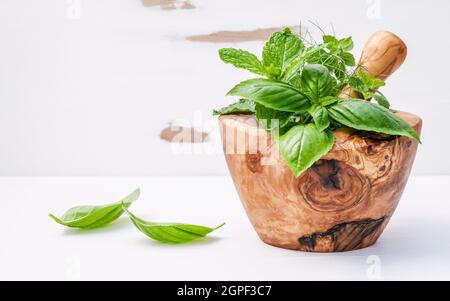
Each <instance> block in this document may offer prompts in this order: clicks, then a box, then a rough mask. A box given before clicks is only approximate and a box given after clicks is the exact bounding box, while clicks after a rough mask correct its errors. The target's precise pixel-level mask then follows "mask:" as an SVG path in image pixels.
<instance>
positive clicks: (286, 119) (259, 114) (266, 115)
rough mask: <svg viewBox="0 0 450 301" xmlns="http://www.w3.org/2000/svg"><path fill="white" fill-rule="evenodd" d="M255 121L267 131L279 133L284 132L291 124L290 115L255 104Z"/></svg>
mask: <svg viewBox="0 0 450 301" xmlns="http://www.w3.org/2000/svg"><path fill="white" fill-rule="evenodd" d="M255 109H256V119H258V121H259V123H260V124H261V125H262V126H263V127H264V128H265V129H266V130H267V131H272V130H278V131H279V133H280V132H283V131H285V130H286V129H285V128H286V127H287V126H288V125H289V124H290V123H291V121H290V116H292V113H290V112H283V111H279V110H274V109H271V108H268V107H265V106H263V105H261V104H256V107H255Z"/></svg>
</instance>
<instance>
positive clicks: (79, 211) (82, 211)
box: [49, 189, 140, 229]
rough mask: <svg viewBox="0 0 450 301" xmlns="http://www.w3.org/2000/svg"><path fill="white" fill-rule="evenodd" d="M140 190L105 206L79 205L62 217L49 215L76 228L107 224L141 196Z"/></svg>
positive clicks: (91, 227)
mask: <svg viewBox="0 0 450 301" xmlns="http://www.w3.org/2000/svg"><path fill="white" fill-rule="evenodd" d="M139 194H140V190H139V189H136V190H135V191H133V192H132V193H131V194H130V195H128V196H127V197H125V198H124V199H122V200H121V201H119V202H117V203H113V204H109V205H105V206H77V207H73V208H71V209H69V210H67V211H66V213H64V215H63V216H62V217H61V218H57V217H56V216H54V215H53V214H49V216H50V217H51V218H52V219H53V220H54V221H56V222H57V223H59V224H61V225H64V226H67V227H74V228H81V229H94V228H99V227H102V226H106V225H108V224H110V223H112V222H113V221H115V220H116V219H118V218H119V217H120V216H121V215H122V214H123V208H128V207H129V206H130V205H131V203H132V202H134V201H136V200H137V199H138V198H139Z"/></svg>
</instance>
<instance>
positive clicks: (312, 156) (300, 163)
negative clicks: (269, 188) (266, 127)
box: [278, 123, 334, 177]
mask: <svg viewBox="0 0 450 301" xmlns="http://www.w3.org/2000/svg"><path fill="white" fill-rule="evenodd" d="M333 144H334V135H333V132H332V131H330V130H325V131H323V132H321V131H319V130H318V129H317V127H316V126H315V125H314V124H312V123H309V124H307V125H297V126H294V127H292V128H291V129H290V130H289V131H288V132H287V133H286V134H284V135H282V136H280V137H279V139H278V147H279V149H280V153H281V155H282V157H283V159H284V161H285V162H286V164H287V165H288V166H289V167H290V169H291V170H292V172H293V173H294V174H295V176H296V177H298V176H299V175H300V174H302V173H303V172H304V171H305V170H306V169H308V168H309V167H311V166H312V165H313V164H314V162H316V161H317V160H319V159H320V158H321V157H322V156H324V155H325V154H327V153H328V152H329V151H330V150H331V148H332V147H333Z"/></svg>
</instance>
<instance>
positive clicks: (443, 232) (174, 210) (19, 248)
mask: <svg viewBox="0 0 450 301" xmlns="http://www.w3.org/2000/svg"><path fill="white" fill-rule="evenodd" d="M449 186H450V177H412V178H411V179H410V181H409V183H408V186H407V188H406V191H405V193H404V194H403V198H402V200H401V202H400V205H399V206H398V208H397V211H396V213H395V215H394V217H393V218H392V220H391V222H390V224H389V225H388V227H387V229H386V231H385V232H384V233H383V235H382V236H381V238H380V239H379V241H378V243H377V244H376V245H374V246H372V247H370V248H366V249H363V250H358V251H352V252H346V253H337V254H313V253H303V252H298V251H290V250H283V249H279V248H275V247H271V246H268V245H266V244H264V243H262V242H261V241H260V240H259V238H258V237H257V235H256V233H255V232H254V230H253V228H252V227H251V225H250V223H249V221H248V219H247V217H246V215H245V212H244V210H243V208H242V206H241V204H240V202H239V199H238V196H237V193H236V191H235V189H234V187H233V184H232V182H231V179H230V178H229V177H146V178H143V177H139V178H133V177H90V178H87V177H65V178H64V177H60V178H51V177H43V178H22V177H6V178H0V200H1V201H0V202H1V211H2V218H1V219H0V233H1V234H0V237H1V240H0V280H372V279H373V280H376V279H381V280H395V279H405V280H406V279H408V280H413V279H414V280H422V279H423V280H432V279H446V280H449V279H450V234H449V230H450V218H449V213H450V212H449V211H450V210H449V209H450V198H449V197H448V194H447V191H448V187H449ZM136 187H140V188H141V198H140V199H139V200H138V201H137V202H136V203H135V204H133V206H132V207H131V209H132V211H133V212H135V213H136V214H137V215H139V216H141V217H144V218H145V219H148V220H153V221H178V222H191V223H198V224H205V225H210V226H214V225H217V224H220V223H221V222H223V221H225V222H227V224H226V225H225V226H224V227H223V228H221V229H220V230H218V231H216V232H215V233H213V235H211V236H210V237H209V238H207V239H205V240H203V241H198V242H195V243H191V244H185V245H164V244H160V243H157V242H154V241H152V240H150V239H148V238H147V237H146V236H144V235H143V234H142V233H140V232H138V231H137V229H135V228H134V227H133V225H132V224H131V223H130V222H129V221H128V219H127V217H126V216H122V217H121V218H120V219H119V220H118V221H116V222H115V223H114V224H113V225H111V226H110V227H108V228H103V229H98V230H93V231H89V232H87V231H79V230H76V229H67V228H64V227H63V226H61V225H58V224H56V223H55V222H54V221H53V220H51V219H50V218H49V217H48V216H47V214H48V213H49V212H52V213H54V214H56V215H58V216H60V215H61V214H62V213H63V212H64V211H65V210H66V209H68V208H69V207H71V206H73V205H81V204H102V203H108V202H114V201H117V200H119V199H120V198H121V197H122V196H125V195H127V194H128V193H129V192H131V191H132V190H133V189H134V188H136Z"/></svg>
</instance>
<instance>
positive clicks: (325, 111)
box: [215, 29, 420, 176]
mask: <svg viewBox="0 0 450 301" xmlns="http://www.w3.org/2000/svg"><path fill="white" fill-rule="evenodd" d="M352 48H353V41H352V39H351V38H344V39H337V38H336V37H333V36H329V35H325V36H324V37H323V43H322V44H316V45H311V46H309V47H306V46H305V44H304V42H303V40H302V39H301V38H300V37H297V36H296V35H294V34H293V33H292V32H291V31H290V30H289V29H285V30H283V31H282V32H278V33H274V34H273V35H272V37H271V38H270V39H269V41H268V42H267V43H266V45H265V46H264V49H263V55H262V56H263V59H262V61H260V60H259V59H258V58H257V57H256V56H255V55H253V54H250V53H248V52H245V51H243V50H232V49H231V48H226V49H221V50H220V51H219V54H220V58H221V59H222V60H223V61H224V62H226V63H230V64H233V65H234V66H236V67H239V68H244V69H247V70H249V71H251V72H253V73H256V74H259V75H263V76H265V77H266V78H255V79H250V80H246V81H243V82H241V83H239V84H237V85H236V86H235V87H234V88H232V89H231V90H230V91H229V92H228V95H233V96H239V97H242V98H244V99H245V101H246V102H247V104H254V107H253V105H252V110H254V112H255V113H254V114H255V115H256V118H257V119H258V120H259V121H260V123H261V125H262V126H263V127H264V128H266V129H267V130H268V131H271V132H272V133H273V135H274V136H275V138H276V140H277V142H278V147H279V149H280V153H281V155H282V157H283V159H284V161H285V162H286V163H287V165H288V166H289V167H290V168H291V170H292V171H293V173H294V174H295V175H296V176H299V175H300V174H301V173H302V172H304V171H305V170H306V169H308V168H309V167H311V165H312V164H314V162H315V161H317V160H318V159H320V158H321V157H322V156H323V155H325V154H327V153H328V152H329V151H330V150H331V148H332V147H333V144H334V137H333V130H334V129H336V128H338V127H349V128H354V129H356V130H363V131H373V132H377V133H382V134H387V135H400V136H406V137H409V138H411V139H414V140H416V141H418V142H420V138H419V135H418V134H417V133H416V132H415V131H414V129H412V128H411V126H410V125H409V124H408V123H407V122H405V121H404V120H403V119H401V118H400V117H398V116H397V115H395V114H394V113H393V112H392V111H390V110H389V109H388V108H389V102H388V101H387V99H386V97H385V96H384V95H383V94H382V93H381V92H379V91H378V89H379V88H380V87H382V86H384V82H383V81H382V80H380V79H377V78H373V77H371V76H369V75H368V74H367V73H366V72H364V71H363V70H358V71H357V72H354V70H351V67H352V66H354V65H355V60H354V57H353V55H352V54H351V53H350V52H349V51H350V50H351V49H352ZM345 85H350V86H351V87H352V88H353V89H354V90H356V91H358V92H360V93H361V94H362V95H363V98H364V99H351V100H341V99H339V98H338V95H339V94H340V92H341V91H342V88H343V87H344V86H345ZM372 98H374V99H375V100H376V101H377V102H378V104H375V103H371V102H369V101H367V100H370V99H372ZM241 102H242V100H241ZM241 102H240V103H237V104H234V105H231V106H229V107H231V110H230V109H227V108H225V109H224V110H223V112H224V114H226V113H229V112H231V113H233V114H236V113H239V108H240V107H242V103H241ZM243 108H244V111H245V112H247V113H248V112H249V110H247V107H245V106H244V107H243ZM215 112H216V113H217V112H219V113H218V114H221V113H220V111H215ZM274 130H275V131H274Z"/></svg>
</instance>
